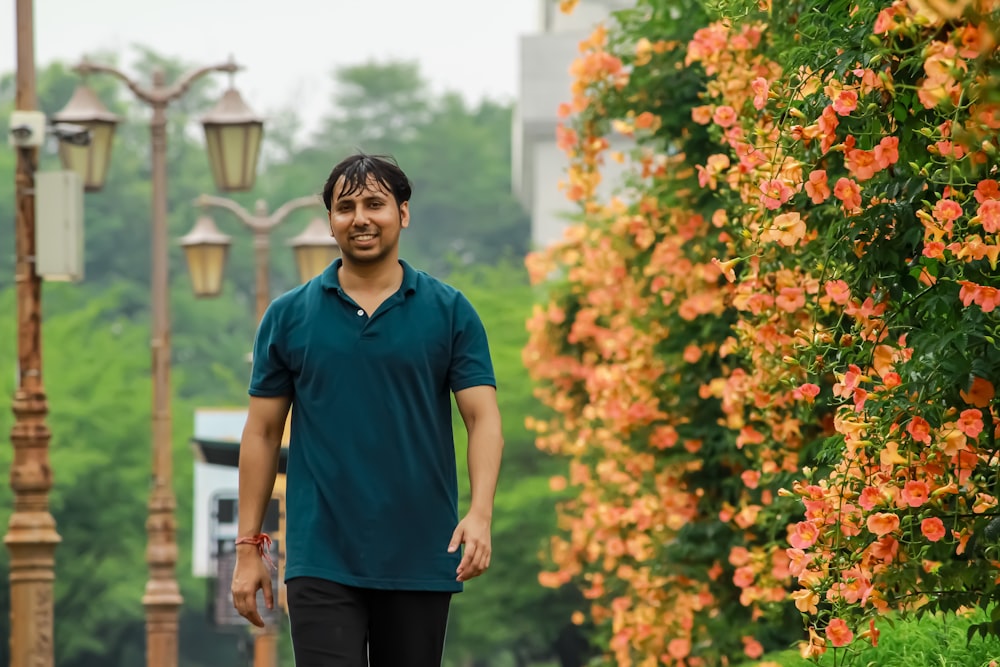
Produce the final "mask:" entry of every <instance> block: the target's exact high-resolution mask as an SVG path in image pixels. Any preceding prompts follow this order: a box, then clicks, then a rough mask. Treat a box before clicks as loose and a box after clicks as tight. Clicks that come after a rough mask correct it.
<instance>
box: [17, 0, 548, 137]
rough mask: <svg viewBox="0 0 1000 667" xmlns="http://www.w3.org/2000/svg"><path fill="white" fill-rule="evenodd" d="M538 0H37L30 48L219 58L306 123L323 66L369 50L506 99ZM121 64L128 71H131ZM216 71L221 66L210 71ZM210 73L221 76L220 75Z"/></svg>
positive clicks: (270, 102) (442, 82) (242, 83)
mask: <svg viewBox="0 0 1000 667" xmlns="http://www.w3.org/2000/svg"><path fill="white" fill-rule="evenodd" d="M4 4H6V5H7V9H6V11H4V12H0V72H11V71H13V70H14V67H15V46H14V45H15V27H14V23H15V21H14V14H15V13H14V2H13V0H10V2H6V3H4ZM539 4H540V3H539V0H489V1H487V0H326V1H325V2H323V1H320V0H35V58H36V61H37V63H38V67H39V69H40V68H41V67H43V66H44V65H46V64H47V63H49V62H52V61H53V60H62V61H64V62H66V63H68V64H74V63H76V62H77V61H79V59H80V57H81V56H83V55H86V54H88V53H94V52H97V51H107V50H110V51H114V52H117V53H119V57H120V60H119V62H120V64H121V65H122V66H123V68H125V69H126V71H128V66H129V65H130V63H131V59H132V57H133V56H134V53H135V52H134V51H132V50H131V49H130V47H131V45H132V44H135V43H140V44H142V45H144V46H146V47H149V48H152V49H153V50H154V51H156V52H158V53H161V54H163V55H165V56H168V57H177V58H180V59H181V60H183V61H185V62H189V63H192V64H195V65H208V64H214V63H216V62H223V61H225V60H228V58H229V56H230V54H232V55H233V56H234V57H235V58H236V60H237V62H238V63H240V64H241V65H243V66H245V68H246V69H245V70H244V71H242V72H240V73H239V74H238V75H237V79H236V85H237V88H239V90H240V92H241V93H242V94H243V97H244V99H245V100H246V101H247V103H248V104H249V105H250V107H251V108H252V109H254V111H256V112H257V113H259V114H261V115H263V116H265V117H266V116H267V115H268V114H270V113H273V112H275V111H276V110H278V109H279V108H282V107H287V106H288V105H289V103H291V102H294V103H295V104H296V106H297V108H298V110H299V113H300V114H301V115H302V117H303V119H304V120H305V122H306V126H307V127H312V126H313V124H314V123H315V121H316V120H317V119H318V118H319V116H321V115H322V114H323V112H324V109H325V108H326V107H327V106H328V104H329V100H330V98H331V95H332V86H331V85H330V80H331V77H330V73H331V72H332V71H333V69H334V68H335V67H337V66H340V65H354V64H360V63H363V62H367V61H370V60H376V61H385V60H389V59H405V60H417V61H419V62H420V66H421V71H422V73H423V75H424V77H425V78H426V79H427V80H428V81H430V82H431V85H432V86H433V88H434V90H435V91H439V92H440V91H442V90H446V89H447V90H455V91H458V92H461V93H463V94H464V95H465V97H466V99H468V100H469V101H470V102H476V101H478V100H480V99H481V98H483V97H490V98H492V99H497V100H502V101H512V100H513V99H514V98H515V96H516V91H517V69H518V56H517V53H518V38H519V36H520V35H523V34H528V33H532V32H535V31H537V30H538V29H539V23H540V9H539ZM129 73H130V74H131V72H129ZM219 76H220V77H224V75H219ZM219 82H220V84H222V83H224V78H220V79H219Z"/></svg>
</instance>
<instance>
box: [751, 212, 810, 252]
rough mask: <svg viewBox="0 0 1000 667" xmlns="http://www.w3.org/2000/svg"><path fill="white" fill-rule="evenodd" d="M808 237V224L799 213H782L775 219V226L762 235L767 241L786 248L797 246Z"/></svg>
mask: <svg viewBox="0 0 1000 667" xmlns="http://www.w3.org/2000/svg"><path fill="white" fill-rule="evenodd" d="M805 235H806V223H805V221H804V220H802V216H801V215H799V213H798V212H797V211H792V212H791V213H782V214H781V215H779V216H777V217H776V218H775V219H774V225H773V226H772V227H771V228H770V229H768V230H766V231H765V232H764V234H763V235H762V238H763V239H764V240H765V241H771V242H776V243H778V244H779V245H783V246H785V247H786V248H790V247H792V246H794V245H795V244H797V243H798V242H799V241H801V240H802V239H803V237H805Z"/></svg>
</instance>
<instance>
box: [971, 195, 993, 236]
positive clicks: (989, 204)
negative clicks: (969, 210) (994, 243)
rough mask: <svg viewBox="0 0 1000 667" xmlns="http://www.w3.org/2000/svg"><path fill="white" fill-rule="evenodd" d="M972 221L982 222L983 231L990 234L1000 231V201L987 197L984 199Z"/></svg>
mask: <svg viewBox="0 0 1000 667" xmlns="http://www.w3.org/2000/svg"><path fill="white" fill-rule="evenodd" d="M970 222H976V223H979V224H981V225H982V226H983V231H985V232H987V233H989V234H996V233H997V232H1000V201H998V200H996V199H987V200H986V201H984V202H983V203H982V204H980V205H979V210H978V211H977V212H976V217H974V218H973V219H972V220H970Z"/></svg>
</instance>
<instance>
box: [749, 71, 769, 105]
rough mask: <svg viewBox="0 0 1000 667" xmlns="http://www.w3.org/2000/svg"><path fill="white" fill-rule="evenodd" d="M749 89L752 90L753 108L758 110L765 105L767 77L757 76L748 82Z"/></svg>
mask: <svg viewBox="0 0 1000 667" xmlns="http://www.w3.org/2000/svg"><path fill="white" fill-rule="evenodd" d="M750 90H752V91H753V108H754V109H757V110H758V111H760V110H761V109H763V108H764V106H765V105H767V94H768V83H767V79H765V78H764V77H762V76H758V77H757V78H756V79H754V80H753V81H751V82H750Z"/></svg>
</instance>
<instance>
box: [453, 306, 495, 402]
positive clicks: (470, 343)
mask: <svg viewBox="0 0 1000 667" xmlns="http://www.w3.org/2000/svg"><path fill="white" fill-rule="evenodd" d="M480 385H489V386H491V387H496V386H497V381H496V376H495V375H494V373H493V361H492V359H491V358H490V346H489V342H488V340H487V338H486V327H484V326H483V322H482V320H481V319H479V314H478V313H477V312H476V309H475V308H473V307H472V304H471V303H469V300H468V299H467V298H465V296H464V295H463V294H461V293H459V295H458V298H457V299H456V301H455V311H454V316H453V319H452V347H451V365H450V366H449V368H448V386H449V387H450V388H451V390H452V391H453V392H458V391H461V390H463V389H468V388H469V387H477V386H480Z"/></svg>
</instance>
